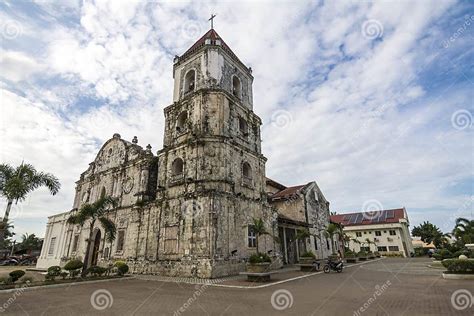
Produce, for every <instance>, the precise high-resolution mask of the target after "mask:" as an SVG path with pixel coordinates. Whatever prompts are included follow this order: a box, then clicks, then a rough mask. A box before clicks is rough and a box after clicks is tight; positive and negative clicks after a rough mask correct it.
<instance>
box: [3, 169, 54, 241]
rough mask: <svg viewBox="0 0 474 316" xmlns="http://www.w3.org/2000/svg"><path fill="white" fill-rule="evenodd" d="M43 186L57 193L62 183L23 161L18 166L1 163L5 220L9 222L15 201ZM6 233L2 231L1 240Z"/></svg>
mask: <svg viewBox="0 0 474 316" xmlns="http://www.w3.org/2000/svg"><path fill="white" fill-rule="evenodd" d="M43 186H44V187H46V188H47V189H48V190H49V191H50V192H51V194H52V195H55V194H56V193H58V191H59V189H60V187H61V184H60V183H59V180H58V179H57V178H56V177H55V176H54V175H52V174H50V173H44V172H39V171H36V169H35V167H33V166H32V165H30V164H25V163H21V165H19V166H18V167H16V168H14V167H12V166H10V165H8V164H0V195H2V196H3V197H4V198H5V199H6V200H7V208H6V209H5V215H4V216H3V222H4V223H8V217H9V215H10V210H11V207H12V205H13V202H15V204H16V203H18V202H21V201H23V200H25V199H26V197H27V195H28V194H29V193H31V192H33V191H34V190H36V189H37V188H39V187H43ZM4 235H5V233H4V230H2V231H0V242H2V241H3V239H4Z"/></svg>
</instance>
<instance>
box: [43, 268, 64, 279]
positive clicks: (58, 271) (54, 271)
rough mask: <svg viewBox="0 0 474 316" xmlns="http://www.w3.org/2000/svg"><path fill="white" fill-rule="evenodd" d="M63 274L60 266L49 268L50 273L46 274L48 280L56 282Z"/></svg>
mask: <svg viewBox="0 0 474 316" xmlns="http://www.w3.org/2000/svg"><path fill="white" fill-rule="evenodd" d="M60 274H61V267H60V266H51V267H49V268H48V273H46V276H45V278H46V280H51V281H54V279H55V278H56V277H57V276H59V275H60Z"/></svg>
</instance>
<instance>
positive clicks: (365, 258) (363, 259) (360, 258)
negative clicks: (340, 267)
mask: <svg viewBox="0 0 474 316" xmlns="http://www.w3.org/2000/svg"><path fill="white" fill-rule="evenodd" d="M359 260H360V261H366V260H367V257H359Z"/></svg>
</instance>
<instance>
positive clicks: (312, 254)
mask: <svg viewBox="0 0 474 316" xmlns="http://www.w3.org/2000/svg"><path fill="white" fill-rule="evenodd" d="M300 257H311V258H313V259H314V258H316V256H315V255H314V253H313V252H312V251H311V250H309V251H306V252H304V253H303V254H302V255H301V256H300Z"/></svg>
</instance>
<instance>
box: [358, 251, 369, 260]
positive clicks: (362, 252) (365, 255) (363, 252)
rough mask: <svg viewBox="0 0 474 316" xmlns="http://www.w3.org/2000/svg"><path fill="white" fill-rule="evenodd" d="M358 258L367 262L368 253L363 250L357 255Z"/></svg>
mask: <svg viewBox="0 0 474 316" xmlns="http://www.w3.org/2000/svg"><path fill="white" fill-rule="evenodd" d="M357 257H358V258H359V260H360V261H365V260H367V252H365V251H363V250H361V251H359V252H358V253H357Z"/></svg>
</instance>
